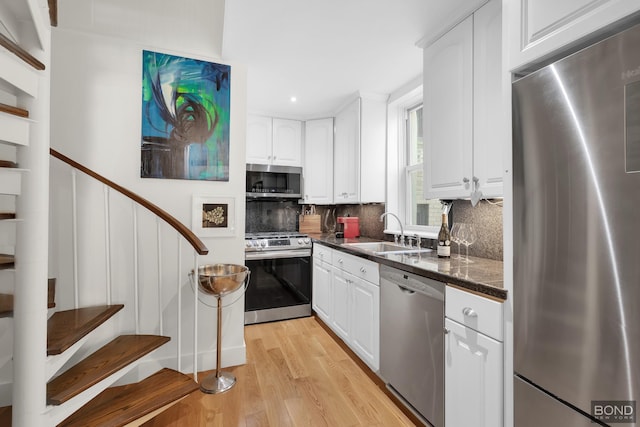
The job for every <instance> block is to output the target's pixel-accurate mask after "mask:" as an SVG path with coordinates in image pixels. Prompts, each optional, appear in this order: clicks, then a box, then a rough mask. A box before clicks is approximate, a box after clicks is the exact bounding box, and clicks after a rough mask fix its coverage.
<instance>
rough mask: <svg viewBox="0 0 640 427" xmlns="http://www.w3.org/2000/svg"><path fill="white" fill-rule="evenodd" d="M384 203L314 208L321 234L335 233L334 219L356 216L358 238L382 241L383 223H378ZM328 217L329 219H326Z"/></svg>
mask: <svg viewBox="0 0 640 427" xmlns="http://www.w3.org/2000/svg"><path fill="white" fill-rule="evenodd" d="M384 207H385V205H384V203H369V204H366V205H335V206H334V205H327V206H319V205H317V206H316V213H318V214H319V215H320V218H321V220H322V224H321V225H322V232H323V233H332V232H334V231H335V223H336V221H335V218H337V217H339V216H354V217H355V216H357V217H358V218H360V221H359V222H360V236H361V237H369V238H371V239H378V240H384V239H385V235H384V232H383V231H384V223H383V222H380V220H379V218H380V215H382V213H383V212H384ZM327 216H329V217H327Z"/></svg>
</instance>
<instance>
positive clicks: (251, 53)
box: [222, 0, 486, 119]
mask: <svg viewBox="0 0 640 427" xmlns="http://www.w3.org/2000/svg"><path fill="white" fill-rule="evenodd" d="M484 2H486V0H484V1H483V0H321V1H320V0H269V1H264V0H226V2H225V16H224V30H223V42H222V58H224V59H225V60H228V61H235V62H238V63H242V64H246V66H247V70H248V77H247V79H248V81H247V85H248V89H247V90H248V100H247V102H248V109H249V111H250V112H253V113H262V114H266V115H271V116H275V117H285V118H298V119H308V118H314V117H317V118H319V117H327V116H332V115H333V114H334V113H335V112H336V111H337V110H338V109H339V107H340V106H342V105H343V104H344V103H345V102H346V101H348V100H349V99H350V98H351V97H353V96H354V94H355V93H356V92H357V91H360V92H362V93H371V94H380V95H388V94H390V93H392V92H394V91H395V90H397V89H398V88H400V87H401V86H403V85H405V84H407V83H409V82H410V81H412V80H414V79H417V78H419V77H420V76H421V74H422V49H420V48H418V47H417V46H416V43H417V42H418V41H420V40H421V39H423V38H424V39H425V40H429V39H432V38H434V37H436V36H437V35H438V34H441V33H442V32H444V31H445V30H446V29H448V28H450V27H451V26H452V25H454V24H455V23H457V22H458V21H459V20H460V19H461V18H463V17H464V16H467V15H468V14H469V13H470V12H471V11H472V10H474V9H475V8H477V7H478V6H479V4H482V3H484ZM292 96H295V97H296V99H297V100H296V102H292V101H291V97H292Z"/></svg>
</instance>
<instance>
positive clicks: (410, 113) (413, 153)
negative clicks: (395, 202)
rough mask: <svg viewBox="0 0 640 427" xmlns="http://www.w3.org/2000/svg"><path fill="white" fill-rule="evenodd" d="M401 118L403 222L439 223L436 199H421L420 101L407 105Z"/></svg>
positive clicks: (421, 144)
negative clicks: (403, 161) (402, 142)
mask: <svg viewBox="0 0 640 427" xmlns="http://www.w3.org/2000/svg"><path fill="white" fill-rule="evenodd" d="M405 120H406V127H405V129H406V130H405V141H404V142H405V153H406V154H405V159H406V164H405V168H404V173H405V182H406V192H405V202H406V211H405V212H406V215H405V223H406V225H407V226H408V227H412V226H415V227H420V226H432V227H433V226H436V227H439V226H440V223H441V212H442V206H441V204H440V201H439V200H437V199H435V200H425V199H424V197H423V195H424V193H423V179H422V170H423V169H422V163H423V161H424V150H423V147H424V146H423V140H422V123H423V121H422V105H418V106H414V107H411V108H408V109H407V110H406V113H405Z"/></svg>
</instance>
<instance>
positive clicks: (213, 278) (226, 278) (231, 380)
mask: <svg viewBox="0 0 640 427" xmlns="http://www.w3.org/2000/svg"><path fill="white" fill-rule="evenodd" d="M192 273H193V272H192ZM249 274H250V272H249V269H248V268H247V267H245V266H240V265H235V264H214V265H204V266H202V267H199V268H198V283H199V285H200V289H201V290H202V291H203V292H205V293H207V294H210V295H213V296H215V297H216V300H217V302H218V325H217V335H216V372H215V373H214V374H212V375H209V376H208V377H206V378H204V379H203V380H202V381H200V391H202V392H203V393H209V394H217V393H223V392H225V391H227V390H229V389H231V388H232V387H233V386H234V385H235V383H236V377H235V376H234V375H233V374H232V373H229V372H222V371H221V370H220V364H221V362H222V297H223V296H224V295H227V294H229V293H232V292H235V291H236V290H238V289H239V288H240V287H241V285H242V284H243V283H246V284H247V285H248V283H249V279H248V277H249ZM245 289H246V286H245ZM242 295H244V292H243V293H242V294H241V295H240V296H242ZM238 298H240V297H238ZM235 301H237V299H236V300H235ZM235 301H233V302H234V303H235ZM232 304H233V303H232ZM230 305H231V304H230Z"/></svg>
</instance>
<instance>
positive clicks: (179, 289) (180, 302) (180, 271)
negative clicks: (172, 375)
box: [176, 233, 182, 372]
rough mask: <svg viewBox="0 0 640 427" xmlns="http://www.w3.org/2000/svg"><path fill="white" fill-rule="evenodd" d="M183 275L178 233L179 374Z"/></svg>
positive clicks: (179, 367)
mask: <svg viewBox="0 0 640 427" xmlns="http://www.w3.org/2000/svg"><path fill="white" fill-rule="evenodd" d="M181 275H182V238H181V236H180V233H178V340H177V343H176V345H177V349H178V369H177V370H178V372H182V290H181V286H180V283H181V278H182V277H181Z"/></svg>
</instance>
